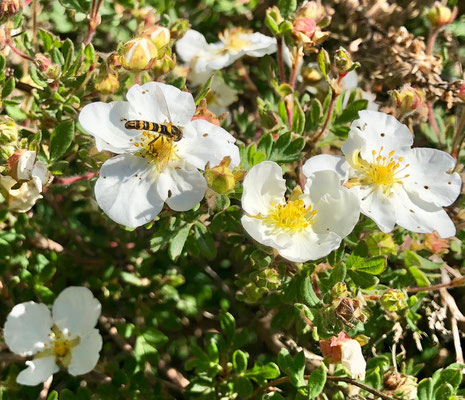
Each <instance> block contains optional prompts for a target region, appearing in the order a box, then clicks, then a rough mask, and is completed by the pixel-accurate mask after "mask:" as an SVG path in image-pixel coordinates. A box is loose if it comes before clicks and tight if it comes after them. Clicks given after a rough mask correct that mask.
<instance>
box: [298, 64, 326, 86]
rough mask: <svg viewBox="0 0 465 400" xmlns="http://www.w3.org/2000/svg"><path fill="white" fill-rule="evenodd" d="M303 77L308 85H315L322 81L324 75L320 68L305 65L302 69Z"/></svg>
mask: <svg viewBox="0 0 465 400" xmlns="http://www.w3.org/2000/svg"><path fill="white" fill-rule="evenodd" d="M302 78H303V80H304V82H305V83H306V84H307V85H314V84H315V83H317V82H319V81H321V79H322V78H323V76H322V75H321V73H320V71H318V69H316V68H313V67H305V68H303V69H302Z"/></svg>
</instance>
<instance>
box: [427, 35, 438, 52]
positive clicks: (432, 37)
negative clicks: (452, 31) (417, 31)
mask: <svg viewBox="0 0 465 400" xmlns="http://www.w3.org/2000/svg"><path fill="white" fill-rule="evenodd" d="M438 32H439V29H438V28H435V29H433V30H432V31H431V35H429V38H428V44H427V45H426V55H428V56H431V55H432V54H433V50H434V43H435V42H436V38H437V37H438Z"/></svg>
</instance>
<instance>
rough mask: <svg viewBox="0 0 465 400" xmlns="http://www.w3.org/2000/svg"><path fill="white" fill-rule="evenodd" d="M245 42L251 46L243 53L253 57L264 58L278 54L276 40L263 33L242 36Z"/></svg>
mask: <svg viewBox="0 0 465 400" xmlns="http://www.w3.org/2000/svg"><path fill="white" fill-rule="evenodd" d="M240 38H241V39H242V40H244V41H249V42H250V45H249V46H246V47H245V48H244V49H243V52H244V53H245V54H247V55H248V56H251V57H263V56H265V55H267V54H272V53H276V49H277V43H276V39H275V38H273V37H270V36H266V35H263V34H262V33H259V32H255V33H245V34H242V35H240Z"/></svg>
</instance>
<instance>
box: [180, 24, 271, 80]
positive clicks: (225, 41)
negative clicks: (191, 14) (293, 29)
mask: <svg viewBox="0 0 465 400" xmlns="http://www.w3.org/2000/svg"><path fill="white" fill-rule="evenodd" d="M219 39H220V40H219V41H218V42H216V43H207V41H206V39H205V37H204V36H203V35H202V34H201V33H200V32H197V31H195V30H192V29H190V30H188V31H187V33H186V34H185V35H184V36H183V37H182V38H181V39H180V40H179V41H178V42H177V43H176V52H177V53H178V56H179V57H180V58H181V59H182V60H183V61H184V62H185V63H187V64H189V66H190V68H191V71H192V73H193V74H204V75H206V76H207V79H208V76H209V75H211V73H212V71H215V70H219V69H222V68H225V67H227V66H229V65H231V64H232V63H233V62H234V61H236V60H238V59H239V58H241V57H242V56H244V55H248V56H252V57H263V56H264V55H266V54H272V53H274V52H276V48H277V45H276V39H275V38H272V37H269V36H265V35H263V34H261V33H258V32H255V33H251V32H248V31H244V30H242V29H241V28H233V29H231V30H225V31H224V32H223V33H222V34H220V35H219ZM200 80H201V79H200ZM205 80H206V79H205Z"/></svg>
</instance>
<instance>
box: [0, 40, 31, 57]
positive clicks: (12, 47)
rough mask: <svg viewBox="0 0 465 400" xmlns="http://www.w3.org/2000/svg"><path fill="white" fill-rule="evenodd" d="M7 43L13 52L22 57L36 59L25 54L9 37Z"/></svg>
mask: <svg viewBox="0 0 465 400" xmlns="http://www.w3.org/2000/svg"><path fill="white" fill-rule="evenodd" d="M6 44H7V45H8V46H9V47H10V49H11V50H12V51H13V53H15V54H17V55H18V56H20V57H21V58H24V59H25V60H28V61H34V59H33V58H32V57H29V56H28V55H27V54H25V53H23V52H22V51H21V50H19V49H17V48H16V47H15V45H14V43H13V41H12V40H11V39H7V41H6Z"/></svg>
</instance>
